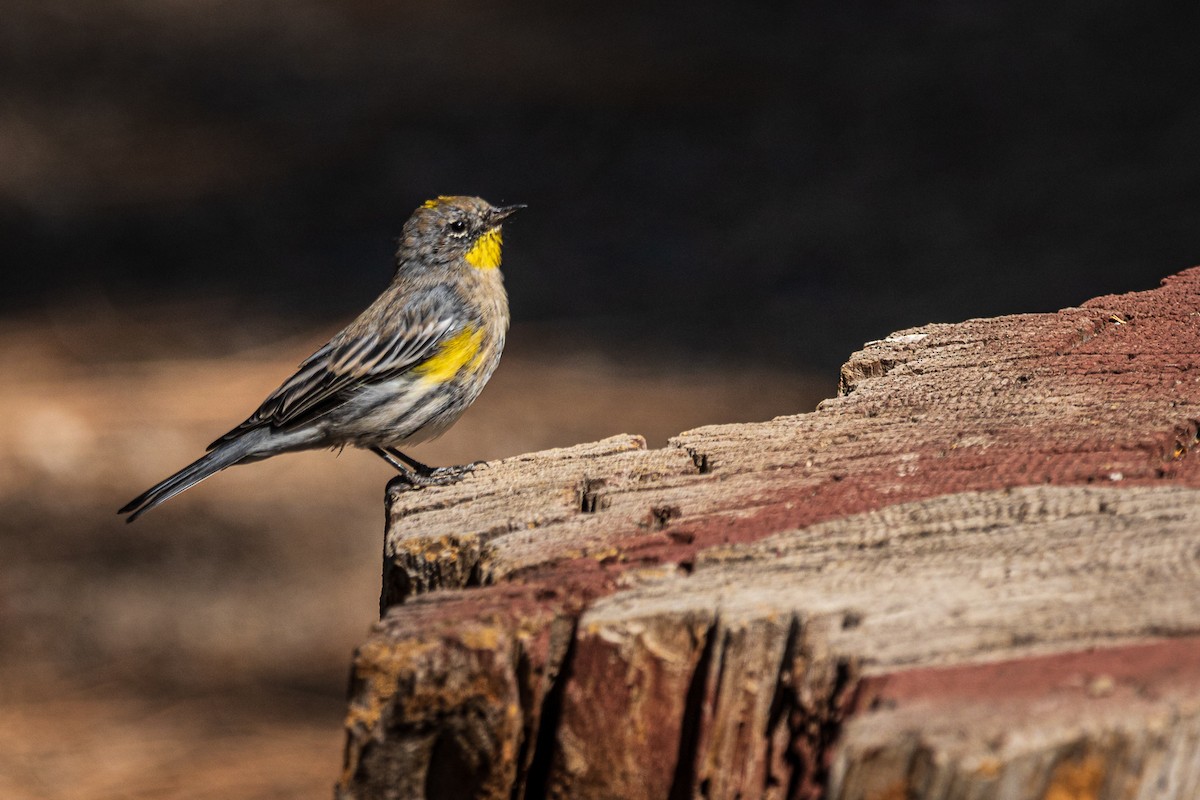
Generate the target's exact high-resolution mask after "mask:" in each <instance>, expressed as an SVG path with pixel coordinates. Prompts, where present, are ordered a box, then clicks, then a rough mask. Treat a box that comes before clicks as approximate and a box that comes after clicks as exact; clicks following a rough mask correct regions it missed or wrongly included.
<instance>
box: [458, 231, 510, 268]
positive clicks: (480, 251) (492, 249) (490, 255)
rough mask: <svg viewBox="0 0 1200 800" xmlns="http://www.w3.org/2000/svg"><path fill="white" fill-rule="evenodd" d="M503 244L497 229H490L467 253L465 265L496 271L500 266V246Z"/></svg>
mask: <svg viewBox="0 0 1200 800" xmlns="http://www.w3.org/2000/svg"><path fill="white" fill-rule="evenodd" d="M502 244H504V239H503V238H502V237H501V236H500V229H499V228H492V229H491V230H490V231H488V232H487V233H485V234H484V235H483V236H480V237H479V241H477V242H476V243H475V244H474V245H472V247H471V249H470V250H468V251H467V255H466V256H465V258H466V259H467V263H468V264H470V265H471V266H472V267H474V268H475V269H497V268H499V266H500V245H502Z"/></svg>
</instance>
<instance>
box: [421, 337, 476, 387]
mask: <svg viewBox="0 0 1200 800" xmlns="http://www.w3.org/2000/svg"><path fill="white" fill-rule="evenodd" d="M481 344H483V331H482V330H481V329H478V328H471V327H467V328H463V329H462V330H461V331H459V332H458V333H456V334H454V335H453V336H451V337H450V338H449V339H447V340H446V341H444V342H442V345H441V347H439V348H438V351H437V352H436V353H434V354H433V355H432V356H430V357H429V358H427V359H426V360H425V361H423V362H422V363H420V364H418V365H417V366H415V367H413V372H415V373H416V374H418V375H420V376H421V377H422V378H426V379H428V380H430V381H432V382H434V383H445V382H446V381H448V380H450V379H451V378H453V377H454V376H455V375H457V374H458V371H459V370H460V369H462V368H463V367H464V366H466V365H467V364H469V363H470V362H471V361H472V360H473V359H474V358H475V356H477V355H479V347H480V345H481Z"/></svg>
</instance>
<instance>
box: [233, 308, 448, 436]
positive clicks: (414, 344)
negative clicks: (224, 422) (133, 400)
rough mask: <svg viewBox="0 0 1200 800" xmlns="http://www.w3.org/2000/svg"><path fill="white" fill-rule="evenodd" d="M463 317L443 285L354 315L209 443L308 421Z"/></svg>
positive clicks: (426, 353) (407, 359)
mask: <svg viewBox="0 0 1200 800" xmlns="http://www.w3.org/2000/svg"><path fill="white" fill-rule="evenodd" d="M467 321H468V317H467V316H466V314H465V313H464V309H463V307H462V302H461V301H460V300H459V299H458V297H457V295H454V294H453V293H451V292H447V291H444V290H440V291H439V290H432V291H427V292H424V293H421V294H420V295H417V296H410V297H409V298H408V299H407V300H406V302H405V304H404V308H403V309H402V310H401V311H400V312H398V313H395V314H391V315H385V318H384V319H382V320H381V321H380V323H379V324H377V325H366V326H363V325H360V322H361V318H360V321H356V322H355V323H354V324H352V325H351V326H350V327H348V328H347V329H346V330H344V331H343V332H342V333H340V334H338V335H337V336H335V337H334V338H333V339H332V340H331V341H330V342H329V343H328V344H326V345H325V346H324V347H322V348H321V349H320V350H318V351H317V352H315V353H313V354H312V355H311V356H309V357H308V358H306V359H305V360H304V362H303V363H302V364H300V367H299V368H298V369H297V370H296V373H295V374H294V375H292V377H290V378H288V379H287V380H286V381H284V382H283V385H281V386H280V387H279V388H278V389H276V390H275V391H274V392H272V393H271V395H270V396H269V397H268V398H267V399H266V400H264V401H263V403H262V405H261V406H259V407H258V410H256V411H255V412H254V413H253V414H251V415H250V417H249V418H248V419H247V420H246V421H245V422H243V423H242V424H241V425H239V426H238V427H236V428H234V429H233V430H231V431H230V432H229V433H227V434H225V435H224V436H222V437H221V438H220V439H217V440H216V441H215V442H213V443H212V444H211V445H209V449H210V450H211V449H212V448H213V447H216V446H217V445H218V444H220V443H222V442H225V441H228V440H230V439H233V438H236V437H237V436H239V435H241V434H242V433H244V432H245V431H246V430H247V429H250V428H258V427H261V426H263V425H270V426H272V427H276V428H292V427H295V426H297V425H301V424H303V423H305V422H308V421H311V420H313V419H315V418H317V417H319V416H321V415H322V414H324V413H326V412H328V411H329V410H331V409H333V408H336V407H337V406H338V405H340V404H341V403H342V402H344V401H345V399H346V396H347V395H348V394H349V393H350V392H352V391H354V390H355V389H358V388H359V387H361V386H364V385H367V384H371V383H375V382H377V381H381V380H387V379H388V378H391V377H395V376H396V375H399V374H401V373H403V372H405V371H406V370H409V369H411V368H413V367H414V366H416V365H418V364H420V363H421V362H422V361H424V360H426V359H428V358H430V357H431V356H433V355H435V354H436V353H437V351H438V347H439V345H441V344H442V343H443V342H444V341H445V340H446V339H448V338H450V337H451V336H453V335H454V334H455V333H457V332H459V331H460V330H461V329H462V327H463V325H464V324H466V323H467ZM360 327H361V328H364V330H362V331H361V332H359V331H358V329H359V328H360Z"/></svg>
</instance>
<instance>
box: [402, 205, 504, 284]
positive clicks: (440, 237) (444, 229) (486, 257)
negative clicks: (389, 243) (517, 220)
mask: <svg viewBox="0 0 1200 800" xmlns="http://www.w3.org/2000/svg"><path fill="white" fill-rule="evenodd" d="M522 208H525V206H522V205H513V206H493V205H491V204H490V203H488V202H487V201H486V200H481V199H480V198H478V197H463V196H455V197H445V196H443V197H438V198H436V199H434V200H426V201H425V202H424V203H423V204H422V205H421V207H420V208H418V209H417V210H416V211H414V212H413V215H412V216H411V217H409V219H408V222H406V223H405V224H404V232H403V233H402V234H401V236H400V249H399V250H398V251H397V252H396V259H397V261H398V262H399V263H400V264H401V265H405V264H408V265H414V264H428V265H433V264H451V263H454V262H456V261H460V260H461V261H463V262H465V263H466V264H467V265H468V266H470V267H473V268H475V269H482V270H488V269H496V268H498V267H499V266H500V247H501V245H502V244H503V239H502V238H501V234H500V228H501V226H502V225H503V224H504V220H506V219H508V218H509V217H510V216H512V215H513V214H514V213H515V212H517V211H519V210H521V209H522Z"/></svg>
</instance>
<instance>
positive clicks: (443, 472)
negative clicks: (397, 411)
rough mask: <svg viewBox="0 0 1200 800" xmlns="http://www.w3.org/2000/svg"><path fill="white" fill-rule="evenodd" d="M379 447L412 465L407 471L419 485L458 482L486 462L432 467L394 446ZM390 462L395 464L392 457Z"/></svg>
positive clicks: (443, 484) (441, 484) (396, 458)
mask: <svg viewBox="0 0 1200 800" xmlns="http://www.w3.org/2000/svg"><path fill="white" fill-rule="evenodd" d="M379 449H380V450H382V451H383V452H386V453H387V454H388V455H389V456H391V457H392V459H395V460H396V461H403V462H404V463H405V464H407V465H408V466H409V467H411V468H412V469H411V471H409V470H405V472H408V475H409V476H411V477H412V478H414V479H415V480H414V481H413V482H414V485H417V486H448V485H450V484H452V483H458V482H459V481H461V480H462V479H463V478H465V477H466V476H467V475H470V474H471V473H472V472H474V471H475V468H476V467H478V466H480V465H481V464H483V463H484V462H483V461H476V462H474V463H473V464H458V465H456V466H453V467H431V466H428V465H426V464H422V463H421V462H420V461H417V460H416V459H415V458H412V457H411V456H406V455H405V454H404V453H401V452H400V451H399V450H397V449H396V448H394V447H384V448H379ZM388 463H392V464H393V465H394V462H393V461H392V460H391V459H389V461H388ZM402 474H403V473H402Z"/></svg>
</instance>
